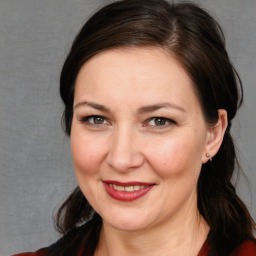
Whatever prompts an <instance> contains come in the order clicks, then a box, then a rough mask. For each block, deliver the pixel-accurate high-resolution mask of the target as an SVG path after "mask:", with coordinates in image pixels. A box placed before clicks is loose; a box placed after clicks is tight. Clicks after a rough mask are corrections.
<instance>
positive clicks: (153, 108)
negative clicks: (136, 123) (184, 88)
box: [74, 101, 186, 114]
mask: <svg viewBox="0 0 256 256" xmlns="http://www.w3.org/2000/svg"><path fill="white" fill-rule="evenodd" d="M82 106H89V107H91V108H94V109H97V110H100V111H102V112H105V113H110V112H111V111H110V109H109V108H107V107H106V106H104V105H102V104H98V103H94V102H87V101H82V102H79V103H77V104H76V105H75V106H74V109H76V108H79V107H82ZM161 108H173V109H177V110H179V111H182V112H186V110H185V109H184V108H183V107H181V106H178V105H176V104H171V103H168V102H166V103H158V104H153V105H147V106H143V107H140V108H139V109H138V110H137V113H138V114H145V113H149V112H153V111H156V110H158V109H161Z"/></svg>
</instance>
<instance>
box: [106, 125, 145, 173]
mask: <svg viewBox="0 0 256 256" xmlns="http://www.w3.org/2000/svg"><path fill="white" fill-rule="evenodd" d="M139 143H140V142H139V139H138V134H136V132H134V131H132V130H131V129H128V128H127V127H125V128H124V129H119V130H117V131H116V132H115V133H114V134H112V137H111V143H110V149H109V153H108V156H107V163H108V165H109V166H111V168H113V169H115V170H116V171H118V172H127V171H131V170H134V169H136V168H139V167H140V166H142V165H143V162H144V157H143V154H142V152H141V150H140V148H141V145H140V144H139Z"/></svg>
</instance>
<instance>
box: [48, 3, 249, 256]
mask: <svg viewBox="0 0 256 256" xmlns="http://www.w3.org/2000/svg"><path fill="white" fill-rule="evenodd" d="M143 46H157V47H162V48H164V49H166V50H168V51H170V52H171V53H172V54H175V56H176V57H177V59H178V60H179V62H180V63H181V64H182V65H183V68H184V69H185V70H186V72H187V74H188V75H189V76H190V78H191V80H192V81H193V85H194V89H195V91H196V93H197V95H198V98H199V100H200V103H201V106H202V110H203V113H204V117H205V120H206V121H207V122H208V123H210V124H214V123H216V122H217V120H218V109H225V110H226V111H227V113H228V127H227V130H226V133H225V135H224V140H223V143H222V145H221V148H220V150H219V152H218V153H217V155H216V156H215V157H214V158H213V161H212V162H209V163H206V164H204V165H203V166H202V170H201V174H200V177H199V180H198V209H199V211H200V213H201V215H202V216H203V217H204V219H205V220H206V221H207V223H208V225H209V226H210V232H209V235H208V243H209V245H210V248H211V249H210V253H209V255H212V256H217V255H222V256H225V255H228V254H229V253H230V252H231V251H232V250H234V248H235V247H236V246H238V245H239V244H240V243H241V242H242V241H243V240H244V239H251V238H253V234H252V229H253V220H252V218H251V216H250V214H249V212H248V210H247V208H246V206H245V205H244V203H243V202H242V201H241V200H240V199H239V197H238V196H237V194H236V191H235V188H234V186H233V185H232V184H231V181H230V180H231V177H232V175H233V172H234V170H235V168H236V167H237V159H236V153H235V147H234V142H233V140H232V137H231V135H230V128H231V121H232V119H233V118H234V116H235V115H236V112H237V109H238V107H239V106H240V105H241V103H242V98H243V97H242V84H241V81H240V78H239V76H238V74H237V72H236V71H235V69H234V67H233V65H232V63H231V62H230V60H229V57H228V54H227V51H226V49H225V40H224V36H223V33H222V30H221V28H220V26H219V24H218V23H217V22H216V21H215V20H214V19H213V18H212V17H211V16H210V15H209V14H208V13H207V12H206V11H205V10H203V9H202V8H200V7H198V6H197V5H195V4H192V3H188V2H186V3H178V4H174V3H173V4H170V3H168V2H167V1H164V0H125V1H117V2H114V3H112V4H109V5H107V6H106V7H104V8H102V9H101V10H99V11H98V12H97V13H96V14H94V15H93V16H92V17H91V18H90V19H89V20H88V21H87V23H86V24H85V25H84V26H83V27H82V29H81V31H80V32H79V33H78V35H77V37H76V38H75V40H74V42H73V45H72V47H71V50H70V52H69V54H68V56H67V59H66V61H65V63H64V66H63V69H62V73H61V78H60V94H61V98H62V100H63V102H64V105H65V110H64V115H63V120H64V127H65V131H66V134H67V135H70V131H71V122H72V118H73V99H74V86H75V80H76V77H77V74H78V72H79V70H80V68H81V67H82V65H83V64H84V63H85V62H86V61H87V60H88V59H90V58H92V57H93V56H94V55H96V54H98V53H99V52H102V51H105V50H107V49H112V48H117V47H143ZM56 223H57V228H58V230H59V231H60V232H61V233H62V234H64V236H63V238H62V239H61V240H60V241H59V242H58V243H56V244H55V245H54V246H52V248H51V250H50V255H71V254H70V252H71V251H72V252H73V253H72V254H74V252H75V248H77V247H78V245H80V244H81V243H84V245H85V246H87V247H86V248H87V253H88V254H86V253H85V254H84V255H89V252H90V253H91V254H93V250H94V248H95V246H96V244H97V241H98V234H99V230H100V227H101V218H100V216H99V215H98V214H97V213H95V212H94V210H93V209H92V207H91V206H90V204H89V202H88V201H87V200H86V198H85V197H84V195H83V194H82V192H81V191H80V189H79V188H76V189H75V190H74V192H73V193H72V194H71V195H70V196H69V198H68V199H67V200H66V201H65V202H64V204H63V205H62V206H61V208H60V209H59V211H58V213H57V218H56ZM84 223H86V224H84ZM71 238H72V239H71Z"/></svg>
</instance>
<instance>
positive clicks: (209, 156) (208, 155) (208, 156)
mask: <svg viewBox="0 0 256 256" xmlns="http://www.w3.org/2000/svg"><path fill="white" fill-rule="evenodd" d="M205 155H206V157H207V158H209V160H210V162H212V157H211V155H210V154H209V153H206V154H205Z"/></svg>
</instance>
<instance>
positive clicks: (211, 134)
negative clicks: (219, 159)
mask: <svg viewBox="0 0 256 256" xmlns="http://www.w3.org/2000/svg"><path fill="white" fill-rule="evenodd" d="M218 114H219V119H218V122H217V124H215V125H214V126H213V127H209V129H208V132H207V137H206V144H205V149H204V152H203V155H202V163H206V162H207V161H208V160H209V159H211V158H212V157H214V156H215V155H216V154H217V152H218V150H219V148H220V146H221V143H222V141H223V137H224V134H225V131H226V128H227V125H228V121H227V119H228V118H227V111H226V110H225V109H219V110H218Z"/></svg>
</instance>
